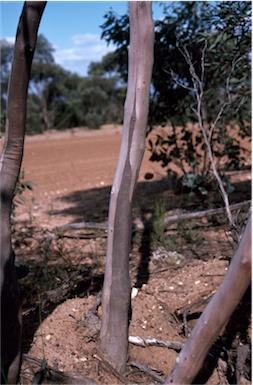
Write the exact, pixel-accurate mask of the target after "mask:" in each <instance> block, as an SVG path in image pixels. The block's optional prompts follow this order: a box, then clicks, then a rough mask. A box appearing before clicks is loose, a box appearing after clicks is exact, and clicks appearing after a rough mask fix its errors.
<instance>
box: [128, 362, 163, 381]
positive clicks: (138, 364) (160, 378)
mask: <svg viewBox="0 0 253 385" xmlns="http://www.w3.org/2000/svg"><path fill="white" fill-rule="evenodd" d="M129 365H130V366H134V367H135V368H138V369H139V370H141V371H142V372H143V373H146V374H148V375H149V376H150V377H152V378H154V379H155V380H156V381H158V382H160V383H161V384H163V383H164V380H165V377H163V376H161V375H159V374H157V373H156V372H155V371H154V370H152V369H150V368H149V367H148V366H147V365H145V364H143V363H141V362H137V361H130V362H129Z"/></svg>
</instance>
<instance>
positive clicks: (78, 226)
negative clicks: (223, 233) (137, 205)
mask: <svg viewBox="0 0 253 385" xmlns="http://www.w3.org/2000/svg"><path fill="white" fill-rule="evenodd" d="M250 204H251V201H250V200H248V201H244V202H239V203H235V204H233V205H231V206H230V210H231V211H234V210H239V209H242V208H243V207H246V206H250ZM224 212H225V209H224V208H222V207H221V208H217V209H210V210H204V211H197V212H191V213H183V214H176V215H171V216H167V217H166V218H165V221H164V224H165V225H169V224H171V223H174V222H178V221H183V220H190V219H195V218H203V217H210V216H213V215H219V214H223V213H224ZM107 227H108V224H107V223H96V222H78V223H70V224H68V225H64V226H60V227H56V228H54V229H52V230H51V231H50V235H49V236H48V237H47V238H46V239H45V241H46V242H49V243H50V242H51V241H52V240H53V239H54V238H56V237H58V236H61V233H64V232H65V231H69V230H91V229H93V230H94V229H95V230H104V231H107ZM144 228H145V225H144V223H143V222H138V223H137V222H134V223H133V224H132V229H133V231H142V230H144Z"/></svg>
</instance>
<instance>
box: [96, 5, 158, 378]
mask: <svg viewBox="0 0 253 385" xmlns="http://www.w3.org/2000/svg"><path fill="white" fill-rule="evenodd" d="M151 11H152V7H151V3H150V2H146V1H140V2H129V16H130V48H129V61H128V62H129V69H128V88H127V95H126V101H125V106H124V125H123V136H122V142H121V148H120V154H119V159H118V164H117V168H116V173H115V177H114V182H113V186H112V190H111V198H110V209H109V221H108V239H107V256H106V269H105V278H104V287H103V296H102V311H103V315H102V327H101V332H100V347H101V351H102V353H103V355H104V357H105V358H106V359H107V360H108V361H109V362H110V363H111V364H112V365H113V366H114V367H115V368H116V369H117V370H119V371H124V370H125V368H126V361H127V351H128V323H129V308H130V278H129V251H130V245H131V224H132V218H131V217H132V199H133V193H134V190H135V186H136V182H137V179H138V173H139V169H140V166H141V161H142V158H143V154H144V149H145V137H146V127H147V118H148V108H149V90H150V82H151V74H152V68H153V45H154V25H153V21H152V15H151Z"/></svg>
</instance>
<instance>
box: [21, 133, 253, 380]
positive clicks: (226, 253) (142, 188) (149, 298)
mask: <svg viewBox="0 0 253 385" xmlns="http://www.w3.org/2000/svg"><path fill="white" fill-rule="evenodd" d="M120 141H121V127H119V126H113V127H112V126H109V127H108V126H105V127H103V128H102V129H101V130H98V131H88V130H83V129H73V130H68V131H66V132H60V133H59V132H50V133H46V134H44V135H37V136H34V137H28V138H27V139H26V142H25V152H24V161H23V165H22V168H23V169H24V170H25V179H26V180H31V181H32V182H33V191H32V192H29V191H27V192H26V193H25V198H26V201H25V202H24V203H23V204H21V205H19V206H18V208H17V210H16V217H15V223H16V225H15V228H16V230H15V234H14V239H15V251H16V255H17V260H18V261H19V262H21V263H24V264H25V265H27V266H28V267H29V270H30V273H29V274H28V276H27V277H26V278H24V279H23V280H21V281H20V284H21V289H22V295H23V319H24V338H23V351H24V353H26V354H27V355H26V356H24V362H23V366H22V371H21V384H31V383H32V381H33V378H34V375H35V374H36V373H37V372H39V371H40V370H41V368H42V367H43V365H44V367H45V366H46V369H47V371H45V370H44V374H45V377H48V380H46V379H44V380H43V381H44V382H43V383H46V381H48V382H47V383H78V384H85V383H92V382H91V380H87V378H86V377H88V378H89V379H93V380H94V381H96V383H98V384H118V383H122V380H120V379H119V378H117V377H116V376H115V375H114V374H113V373H112V371H111V370H110V369H108V368H107V367H106V366H105V364H103V363H101V362H100V363H99V361H98V358H97V357H98V356H100V352H99V351H98V350H97V346H98V345H97V341H98V335H99V322H100V320H99V319H100V317H101V314H102V313H101V312H102V310H101V307H99V309H98V318H97V320H98V328H96V327H94V323H95V324H96V322H97V321H96V319H95V321H94V319H93V320H92V322H91V323H90V322H89V321H87V319H86V318H87V317H86V318H85V317H83V314H84V313H87V311H88V310H90V309H91V308H92V306H93V305H94V303H95V301H96V296H97V294H98V292H99V290H101V288H102V282H103V272H104V265H105V255H106V232H104V231H100V232H99V231H98V232H96V231H94V230H85V229H83V230H80V231H78V232H67V233H64V234H61V235H60V236H59V237H56V238H54V239H53V240H52V241H51V243H50V244H48V243H47V242H45V239H47V237H48V235H49V234H50V233H49V231H50V230H52V229H54V228H55V227H56V226H60V225H65V224H68V223H71V222H80V221H84V220H85V221H92V222H99V223H101V222H106V221H107V218H108V205H109V197H110V186H111V184H112V181H113V176H114V171H115V167H116V163H117V158H118V153H119V149H120ZM146 173H152V174H153V178H152V179H151V180H149V181H147V180H146V179H145V175H146ZM250 178H251V174H250V173H249V172H246V173H241V174H240V177H239V179H238V181H239V182H238V196H237V198H238V199H237V200H241V198H242V200H245V199H249V197H250ZM171 183H172V182H171V181H170V180H169V179H168V178H166V172H165V170H163V169H162V168H161V167H160V166H159V165H158V164H154V163H151V162H150V161H149V152H148V151H147V150H146V151H145V155H144V159H143V164H142V167H141V170H140V176H139V183H138V187H137V193H136V197H135V201H134V208H133V216H134V219H139V220H144V219H146V220H148V219H149V218H150V217H151V215H152V213H153V212H154V207H155V204H156V203H157V202H158V201H160V200H163V201H164V202H165V204H166V210H167V211H168V212H169V213H171V214H174V213H180V212H182V211H183V210H193V211H194V210H195V211H197V210H200V209H203V208H205V209H206V208H208V207H209V206H210V205H214V204H215V200H212V201H209V202H202V201H201V200H197V201H196V202H192V201H191V200H190V199H189V197H188V195H187V194H178V193H175V192H174V191H173V190H172V189H171V187H172V184H171ZM239 195H240V197H239ZM235 200H236V199H235ZM242 215H244V217H245V212H244V213H243V212H242ZM180 226H181V227H180ZM180 226H179V225H178V226H176V225H171V226H170V227H169V228H168V229H167V231H166V236H167V238H168V241H166V242H167V243H166V250H165V251H164V250H162V251H161V250H160V254H159V250H158V249H156V250H151V249H150V248H149V246H150V245H149V244H148V242H149V240H148V238H147V234H146V235H145V234H144V233H145V232H144V233H142V234H139V233H138V234H136V235H135V236H134V239H133V245H132V250H131V254H130V274H131V282H132V287H135V288H136V290H135V294H136V295H135V297H134V299H133V301H132V319H131V322H130V330H129V331H130V335H137V336H140V337H142V338H147V337H155V338H158V339H163V340H169V341H177V342H185V341H186V338H187V336H188V333H189V331H190V330H191V328H192V326H193V324H194V323H195V321H196V319H197V318H198V316H199V315H200V313H201V311H202V310H203V308H204V306H205V305H206V303H207V302H208V301H209V300H210V298H211V297H212V295H213V294H214V293H215V291H216V290H217V287H218V285H219V284H220V282H221V281H222V278H223V276H224V274H225V273H226V271H227V268H228V266H229V259H230V258H231V256H232V254H233V246H232V244H231V241H230V239H229V235H228V233H227V231H226V226H225V224H224V216H223V218H222V217H219V218H210V219H206V218H203V219H201V220H198V221H193V222H192V223H191V224H190V223H187V224H181V225H180ZM175 251H176V253H175ZM154 252H155V253H154ZM169 252H174V254H172V255H173V256H171V254H169ZM157 255H158V257H157ZM178 255H180V257H178ZM241 314H242V311H241ZM243 314H244V317H243V320H244V321H245V320H246V318H247V315H246V313H245V310H243ZM84 319H86V321H84ZM243 320H240V322H237V326H238V328H237V329H238V330H239V329H240V328H244V329H246V330H247V333H248V337H247V339H246V340H244V341H242V339H240V336H239V334H238V333H237V334H236V333H235V335H236V336H237V337H235V340H236V344H237V345H239V344H243V346H248V345H249V338H250V337H249V335H250V334H249V331H248V329H247V328H248V324H247V322H246V325H245V322H244V321H243ZM247 320H248V318H247ZM247 333H246V334H247ZM223 349H229V348H228V347H227V346H226V344H225V342H224V346H223ZM229 352H230V353H229V354H230V356H229V357H230V359H232V360H233V359H234V360H235V361H236V353H233V354H235V355H234V356H233V357H232V352H231V351H230V350H229ZM216 354H217V356H216V358H218V356H219V354H220V353H217V352H216ZM176 357H177V351H175V350H174V349H167V348H161V347H154V346H153V347H138V346H135V345H133V344H129V362H131V361H138V362H141V363H143V364H145V365H147V366H148V367H149V368H152V369H153V370H154V371H155V373H156V374H158V375H160V376H161V378H164V377H165V376H166V375H167V374H168V373H169V372H170V370H171V369H172V367H173V364H174V362H175V359H176ZM231 357H232V358H231ZM43 360H44V361H43ZM226 360H227V361H226ZM226 360H225V361H226V362H227V365H228V367H229V365H230V364H228V359H226ZM45 363H46V365H45ZM52 368H53V369H52ZM59 372H61V373H60V374H59ZM62 372H63V373H64V375H62ZM66 375H68V376H69V377H66ZM57 376H58V377H57ZM59 376H60V377H59ZM64 376H65V377H64ZM73 377H74V379H73ZM246 377H247V376H246V375H245V376H241V377H240V381H239V383H241V384H249V383H250V381H249V380H247V378H246ZM227 378H228V374H227V372H226V370H224V369H222V368H221V367H219V365H218V364H217V362H216V364H214V365H213V369H212V370H211V372H210V373H209V377H208V376H207V377H206V378H205V380H203V378H202V380H200V381H202V382H198V383H204V382H206V381H207V383H208V384H218V383H225V382H222V381H226V380H227ZM71 381H72V382H71ZM125 381H126V383H151V382H152V383H159V380H155V379H154V377H152V376H150V375H148V374H146V373H144V372H143V371H141V370H140V369H137V368H136V367H134V366H131V365H129V366H128V372H127V373H125Z"/></svg>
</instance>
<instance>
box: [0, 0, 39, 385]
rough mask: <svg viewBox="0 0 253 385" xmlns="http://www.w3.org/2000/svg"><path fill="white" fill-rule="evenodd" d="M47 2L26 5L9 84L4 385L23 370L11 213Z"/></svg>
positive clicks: (3, 181)
mask: <svg viewBox="0 0 253 385" xmlns="http://www.w3.org/2000/svg"><path fill="white" fill-rule="evenodd" d="M45 5H46V2H39V1H29V2H25V4H24V7H23V10H22V14H21V17H20V20H19V23H18V28H17V34H16V42H15V46H14V55H13V61H12V70H11V75H10V80H9V89H8V101H7V116H6V131H5V141H4V146H3V151H2V155H1V159H0V199H1V200H0V218H1V221H0V251H1V276H0V282H1V384H4V383H8V384H14V383H16V381H17V379H18V375H19V367H20V349H21V329H22V321H21V303H20V293H19V286H18V281H17V277H16V272H15V266H14V260H15V256H14V251H13V249H12V244H11V221H10V216H11V209H12V200H13V196H14V191H15V186H16V183H17V180H18V176H19V172H20V167H21V162H22V157H23V145H24V135H25V121H26V100H27V89H28V83H29V77H30V70H31V65H32V59H33V54H34V49H35V44H36V38H37V31H38V27H39V23H40V20H41V17H42V14H43V11H44V8H45Z"/></svg>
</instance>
